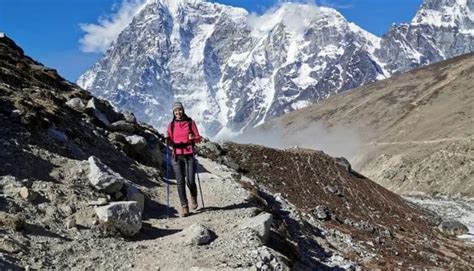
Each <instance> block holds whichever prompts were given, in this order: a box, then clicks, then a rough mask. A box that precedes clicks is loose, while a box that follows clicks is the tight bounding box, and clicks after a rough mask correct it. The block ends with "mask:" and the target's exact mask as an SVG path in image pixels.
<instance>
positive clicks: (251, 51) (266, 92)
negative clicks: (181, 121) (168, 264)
mask: <svg viewBox="0 0 474 271" xmlns="http://www.w3.org/2000/svg"><path fill="white" fill-rule="evenodd" d="M472 5H473V1H472V0H468V1H467V2H466V1H460V0H459V1H426V2H425V3H424V4H423V5H422V6H421V8H420V10H419V11H418V14H417V15H416V17H415V18H414V19H413V22H412V23H411V24H403V25H400V26H396V27H393V28H392V29H391V30H390V31H389V32H388V33H387V34H386V35H384V36H383V37H382V38H378V37H376V36H374V35H372V34H370V33H368V32H366V31H364V30H363V29H361V28H359V27H358V26H356V25H354V24H353V23H350V22H348V21H347V20H346V19H345V18H344V17H343V16H342V15H341V14H340V13H338V12H337V11H335V10H334V9H330V8H324V7H314V6H308V5H303V4H294V3H293V4H292V3H286V4H283V5H281V7H280V8H279V9H277V10H275V11H274V12H272V13H269V14H266V15H263V16H262V17H259V18H256V17H255V16H253V15H250V14H248V13H247V12H246V11H245V10H243V9H240V8H234V7H230V6H224V5H220V4H215V3H209V2H204V1H200V0H193V1H191V0H181V1H168V0H166V1H165V0H153V1H150V2H149V3H148V4H147V5H146V6H145V7H144V8H143V10H142V11H141V12H140V13H139V14H138V15H136V16H135V18H134V19H133V21H132V22H131V23H130V25H129V26H128V27H127V28H126V29H125V30H124V31H123V32H122V33H121V34H120V35H119V37H118V38H117V40H116V41H115V42H114V43H113V44H112V46H111V48H110V49H109V50H108V51H107V52H106V53H105V55H104V57H103V58H102V59H101V60H99V61H98V62H97V63H96V64H95V65H94V66H93V67H92V68H91V69H90V70H89V71H87V72H86V73H85V74H84V75H82V76H81V77H80V78H79V80H78V84H79V85H80V86H82V87H83V88H85V89H88V90H90V91H92V93H94V94H96V95H98V96H100V97H103V98H105V99H107V100H109V101H111V102H112V103H113V104H114V105H115V106H117V107H118V108H121V109H126V110H130V111H132V112H134V113H135V114H136V115H137V117H138V118H139V119H140V120H143V121H146V122H149V123H151V124H153V125H154V126H156V127H164V125H165V123H166V122H167V121H169V119H170V118H171V116H170V115H171V112H170V107H171V104H172V102H173V101H174V100H180V101H182V102H184V104H185V106H186V108H187V111H188V112H189V113H190V115H191V116H192V117H193V118H195V119H196V120H197V121H198V123H199V125H200V127H201V130H202V132H203V133H204V134H205V135H207V136H229V135H233V134H237V133H240V132H242V131H243V130H245V129H247V128H250V127H254V126H256V125H258V124H261V123H263V122H265V121H267V120H269V119H272V118H274V117H277V116H280V115H282V114H284V113H287V112H291V111H294V110H296V109H300V108H303V107H305V106H307V105H309V104H312V103H314V102H317V101H320V100H322V99H325V98H327V97H329V96H330V95H332V94H334V93H339V92H342V91H345V90H348V89H352V88H355V87H358V86H361V85H364V84H366V83H369V82H373V81H376V80H379V79H383V78H386V77H389V76H390V75H391V74H392V73H395V72H401V71H406V70H409V69H413V68H415V67H418V66H420V65H425V64H428V63H432V62H435V61H439V60H442V59H446V58H449V57H452V56H454V55H458V54H462V53H466V52H470V51H472V49H473V46H474V41H473V37H474V34H473V33H472V22H473V21H472V10H473V8H472ZM453 11H455V13H453ZM453 14H455V15H453ZM438 19H439V20H438ZM453 41H454V42H453Z"/></svg>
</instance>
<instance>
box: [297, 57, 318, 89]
mask: <svg viewBox="0 0 474 271" xmlns="http://www.w3.org/2000/svg"><path fill="white" fill-rule="evenodd" d="M312 71H313V69H311V67H310V66H309V65H308V64H306V63H304V64H303V65H301V68H300V70H299V74H298V77H296V78H294V79H292V81H293V82H294V83H295V84H296V85H297V86H299V87H300V88H303V89H305V88H307V87H308V86H311V85H314V84H316V83H317V82H318V80H316V79H314V78H313V77H311V72H312Z"/></svg>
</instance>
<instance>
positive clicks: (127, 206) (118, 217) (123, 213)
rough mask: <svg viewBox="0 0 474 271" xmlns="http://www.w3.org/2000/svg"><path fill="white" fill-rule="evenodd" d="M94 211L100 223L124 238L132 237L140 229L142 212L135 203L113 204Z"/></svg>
mask: <svg viewBox="0 0 474 271" xmlns="http://www.w3.org/2000/svg"><path fill="white" fill-rule="evenodd" d="M95 211H96V214H97V217H98V218H99V221H100V222H101V223H103V224H105V226H106V227H111V228H113V229H115V230H117V231H119V232H120V233H122V234H123V235H125V236H134V235H135V234H137V233H138V232H139V231H140V229H141V227H142V211H141V208H140V206H139V204H138V203H137V202H136V201H125V202H113V203H111V204H109V205H107V206H101V207H97V208H96V209H95Z"/></svg>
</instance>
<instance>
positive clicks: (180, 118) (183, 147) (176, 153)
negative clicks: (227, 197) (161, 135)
mask: <svg viewBox="0 0 474 271" xmlns="http://www.w3.org/2000/svg"><path fill="white" fill-rule="evenodd" d="M166 131H167V132H166V134H165V137H166V139H167V142H169V143H170V145H171V147H172V148H173V159H172V162H171V163H172V165H173V170H174V173H175V176H176V180H177V182H178V195H179V200H180V202H181V212H180V216H181V217H185V216H187V215H189V208H191V209H192V210H194V209H196V208H197V207H198V203H197V187H196V182H195V181H194V170H195V164H194V144H195V143H198V142H199V141H200V140H201V136H200V135H199V131H198V129H197V127H196V123H195V122H194V121H193V120H192V119H191V118H189V117H188V116H187V115H186V114H185V113H184V107H183V104H182V103H180V102H176V103H174V104H173V121H171V123H170V124H168V127H167V129H166ZM185 179H186V180H187V182H186V184H187V186H188V188H189V191H190V192H191V204H190V205H188V199H187V197H186V187H185Z"/></svg>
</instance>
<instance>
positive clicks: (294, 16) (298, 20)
mask: <svg viewBox="0 0 474 271" xmlns="http://www.w3.org/2000/svg"><path fill="white" fill-rule="evenodd" d="M320 14H321V13H320V11H319V8H318V6H317V5H316V2H315V1H314V0H301V1H294V0H293V1H281V0H280V1H278V2H276V3H275V5H273V6H272V7H270V8H268V9H267V10H266V11H265V12H264V13H263V14H261V15H258V14H256V13H252V14H250V15H249V16H248V19H247V22H248V24H249V25H250V26H252V28H253V29H254V31H256V33H258V34H259V35H260V34H261V33H266V32H268V31H270V30H272V29H273V28H274V27H275V25H277V24H278V23H280V22H281V23H283V24H284V25H285V26H286V27H288V29H289V30H291V31H292V32H293V33H296V34H297V35H302V34H303V33H304V31H305V29H307V27H308V24H309V23H311V22H312V21H313V20H315V19H317V18H318V17H319V16H320Z"/></svg>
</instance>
